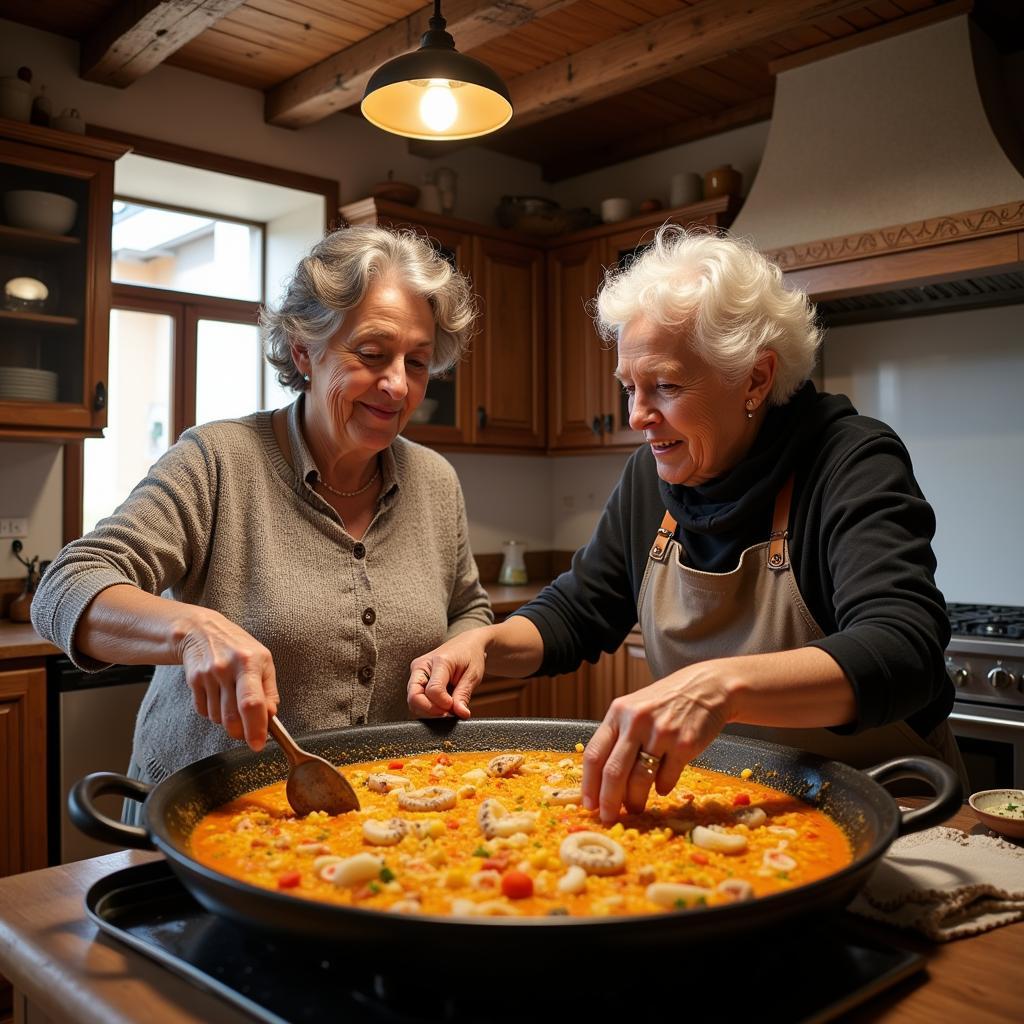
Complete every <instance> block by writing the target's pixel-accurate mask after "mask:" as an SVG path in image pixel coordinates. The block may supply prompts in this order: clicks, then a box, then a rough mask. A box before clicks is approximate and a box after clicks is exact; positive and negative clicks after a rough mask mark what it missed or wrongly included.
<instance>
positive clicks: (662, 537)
mask: <svg viewBox="0 0 1024 1024" xmlns="http://www.w3.org/2000/svg"><path fill="white" fill-rule="evenodd" d="M675 532H676V521H675V519H673V518H672V514H671V513H670V512H666V513H665V516H664V518H663V519H662V520H661V526H659V527H658V535H657V536H656V537H655V538H654V546H653V547H652V548H651V558H653V559H654V560H655V561H656V562H664V561H665V552H666V551H667V550H668V542H669V541H670V540H671V539H672V537H673V535H674V534H675Z"/></svg>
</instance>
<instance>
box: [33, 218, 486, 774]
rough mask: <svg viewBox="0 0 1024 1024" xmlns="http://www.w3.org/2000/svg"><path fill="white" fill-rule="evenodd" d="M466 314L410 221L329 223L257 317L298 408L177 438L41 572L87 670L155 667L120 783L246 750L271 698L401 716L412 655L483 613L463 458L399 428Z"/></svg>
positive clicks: (329, 719) (330, 710)
mask: <svg viewBox="0 0 1024 1024" xmlns="http://www.w3.org/2000/svg"><path fill="white" fill-rule="evenodd" d="M475 314H476V309H475V302H474V299H473V296H472V293H471V291H470V288H469V284H468V282H467V280H466V279H465V278H464V277H463V276H462V275H460V274H459V273H458V272H457V271H455V270H453V269H452V268H451V267H450V266H449V265H448V264H447V263H446V262H445V260H444V259H442V258H441V256H440V255H438V254H437V253H436V252H435V251H434V250H433V249H432V248H431V246H430V245H429V244H428V243H427V242H426V241H425V240H424V239H422V238H419V237H417V236H416V235H414V234H412V233H411V232H392V231H387V230H384V229H380V228H364V227H358V228H349V229H345V230H340V231H335V232H333V233H331V234H329V235H327V236H326V237H325V238H324V239H323V240H322V241H320V242H319V243H318V244H317V245H316V246H315V247H314V248H313V250H312V251H311V252H310V254H309V255H308V256H306V257H305V258H304V259H303V260H301V262H300V263H299V265H298V268H297V269H296V271H295V274H294V276H293V278H292V280H291V282H290V283H289V285H288V287H287V290H286V293H285V295H284V298H283V301H282V302H281V304H280V306H279V307H278V308H277V309H276V310H265V311H264V315H263V326H264V328H265V332H266V347H267V358H268V360H269V361H270V363H271V364H272V365H273V366H274V367H276V368H277V370H278V379H279V380H280V381H281V383H282V384H283V385H285V386H286V387H289V388H291V389H292V390H294V391H296V392H298V397H297V399H296V400H295V401H294V402H293V403H292V404H291V405H290V406H288V407H287V408H285V409H279V410H277V411H274V412H270V411H265V412H256V413H253V414H251V415H249V416H245V417H242V418H240V419H230V420H222V421H220V422H215V423H207V424H203V425H201V426H197V427H194V428H193V429H191V430H187V431H186V432H185V433H184V434H183V435H182V437H181V438H180V440H179V441H178V443H177V444H175V445H174V446H173V447H171V448H170V449H169V450H168V451H167V452H166V454H165V455H164V456H163V457H162V458H161V459H160V460H159V461H158V462H157V463H156V465H154V466H153V467H152V469H151V470H150V472H149V475H148V476H147V477H146V478H145V479H144V480H143V481H142V482H141V483H139V484H138V485H137V486H136V488H135V489H134V490H133V491H132V493H131V495H129V497H128V498H127V500H126V501H125V502H124V504H122V505H121V506H120V508H118V509H117V511H116V512H114V514H113V515H112V516H110V517H109V518H107V519H104V520H103V521H101V522H100V523H99V524H98V525H97V527H96V529H95V530H94V531H93V532H92V533H90V534H88V535H86V536H85V537H83V538H81V539H80V540H76V541H74V542H72V543H71V544H69V545H68V546H67V547H65V548H64V550H63V551H62V552H61V553H60V555H59V556H58V558H57V559H56V560H55V561H54V562H53V564H52V565H51V566H50V568H49V569H48V571H47V572H46V574H45V576H44V578H43V580H42V583H41V585H40V587H39V590H38V591H37V593H36V595H35V600H34V602H33V607H32V615H33V622H34V624H35V627H36V629H37V630H38V631H39V633H40V634H42V635H43V636H44V637H46V638H47V639H49V640H52V641H53V642H54V643H56V644H58V645H59V646H60V647H62V648H63V649H64V650H65V651H66V652H67V653H68V654H69V655H70V656H71V658H72V659H73V660H74V661H75V662H76V664H78V665H79V666H80V667H82V668H84V669H86V670H97V669H101V668H103V667H104V666H106V665H108V664H110V663H111V662H121V663H127V664H156V665H157V666H158V667H157V669H156V674H155V676H154V678H153V682H152V684H151V686H150V687H149V691H148V693H147V695H146V698H145V700H144V701H143V704H142V707H141V709H140V711H139V716H138V721H137V723H136V729H135V743H134V749H133V755H132V765H131V766H130V768H129V774H130V775H132V776H133V777H135V778H141V779H143V780H144V781H149V782H159V781H160V780H161V779H162V778H163V777H165V776H166V775H168V774H169V773H171V772H173V771H175V770H176V769H177V768H179V767H181V766H182V765H184V764H187V763H188V762H190V761H193V760H196V759H197V758H200V757H203V756H205V755H207V754H210V753H214V752H216V751H219V750H222V749H224V748H225V747H227V746H230V745H231V741H232V740H235V741H240V740H242V739H244V740H245V741H246V742H248V744H249V745H250V746H251V747H253V748H254V749H257V750H258V749H260V748H261V747H262V746H263V744H264V743H265V741H266V737H267V723H268V718H269V716H270V715H273V714H275V713H276V711H277V707H278V704H279V703H280V705H281V709H282V718H283V719H284V721H285V724H286V725H288V726H289V727H290V728H291V729H292V730H293V731H295V732H297V733H300V734H301V733H305V732H311V731H314V730H318V729H325V728H335V727H340V726H346V725H349V724H354V723H360V724H361V723H364V722H376V721H387V720H394V719H398V718H405V717H407V715H408V710H407V707H406V694H405V687H404V682H405V678H406V674H407V671H408V666H409V661H410V659H411V658H412V657H413V656H414V655H415V654H417V653H418V652H420V651H422V650H424V649H425V648H428V647H434V646H436V645H437V644H439V643H441V642H442V641H444V640H445V639H447V638H451V637H453V636H455V635H456V634H458V633H460V632H462V631H463V630H466V629H469V628H471V627H476V626H484V625H486V624H488V623H490V622H492V621H493V616H492V615H491V610H490V604H489V601H488V599H487V595H486V593H485V591H484V590H483V588H482V587H481V586H480V582H479V577H478V575H477V570H476V565H475V563H474V561H473V558H472V555H471V553H470V549H469V542H468V538H467V527H466V514H465V508H464V505H463V499H462V492H461V490H460V488H459V483H458V479H457V477H456V476H455V472H454V470H453V469H452V468H451V466H450V465H449V464H448V463H447V462H446V461H445V460H444V459H442V458H441V456H439V455H437V454H435V453H433V452H431V451H429V450H427V449H425V448H422V447H420V446H419V445H416V444H413V443H412V442H410V441H407V440H405V439H404V438H402V437H400V436H399V433H400V431H401V430H402V428H403V427H404V426H405V425H406V423H408V421H409V417H410V416H411V414H412V413H413V411H414V410H415V409H416V407H417V406H418V405H419V404H420V401H421V400H422V399H423V395H424V392H425V390H426V387H427V382H428V380H429V378H430V376H431V374H434V373H440V372H443V371H444V370H447V369H448V368H450V367H451V366H453V365H454V364H455V363H456V362H457V361H458V360H459V358H460V357H461V356H462V354H463V352H464V351H465V348H466V345H467V343H468V336H469V331H470V328H471V326H472V322H473V320H474V317H475ZM221 727H223V728H221Z"/></svg>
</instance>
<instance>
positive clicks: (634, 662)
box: [622, 633, 654, 693]
mask: <svg viewBox="0 0 1024 1024" xmlns="http://www.w3.org/2000/svg"><path fill="white" fill-rule="evenodd" d="M622 650H623V652H624V653H625V659H626V660H625V690H624V692H625V693H634V692H635V691H636V690H642V689H643V688H644V687H645V686H650V685H651V683H653V682H654V676H653V675H652V673H651V667H650V666H649V665H648V664H647V654H646V652H645V651H644V642H643V638H642V637H641V636H640V635H639V634H638V633H630V635H629V636H628V637H626V641H625V643H624V644H623V645H622Z"/></svg>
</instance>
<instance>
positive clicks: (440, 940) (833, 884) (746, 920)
mask: <svg viewBox="0 0 1024 1024" xmlns="http://www.w3.org/2000/svg"><path fill="white" fill-rule="evenodd" d="M596 726H597V723H595V722H577V721H553V720H546V719H515V720H492V721H486V720H471V721H457V720H455V719H443V720H435V721H430V722H401V723H395V724H388V725H376V726H365V727H360V728H351V729H341V730H335V731H331V732H323V733H315V734H313V735H310V736H306V737H303V738H302V740H301V742H302V744H303V746H305V747H306V749H308V750H309V751H311V752H312V753H315V754H319V755H321V756H322V757H325V758H327V759H328V760H330V761H332V762H334V763H336V764H343V763H346V762H356V761H369V760H379V759H384V758H392V757H394V758H400V757H408V756H411V755H413V754H417V753H423V752H427V751H433V750H502V749H510V748H511V749H515V748H519V749H535V750H566V751H571V750H572V749H573V747H574V745H575V744H576V743H577V742H579V741H583V742H586V741H587V740H588V739H589V737H590V735H591V733H592V732H593V731H594V729H595V728H596ZM696 763H697V764H699V765H700V766H702V767H705V768H710V769H713V770H715V771H720V772H724V773H726V774H729V775H734V776H736V775H739V773H740V772H741V771H742V770H743V769H744V768H748V767H750V768H753V769H754V780H755V781H760V782H763V783H764V784H766V785H769V786H771V787H772V788H774V789H778V790H781V791H783V792H785V793H789V794H792V795H795V796H799V797H800V798H802V799H803V800H805V801H806V802H807V803H809V804H811V805H812V806H814V807H817V808H819V809H820V810H823V811H825V812H826V813H827V814H829V815H830V816H831V817H832V818H833V819H834V820H835V821H836V822H838V823H839V825H840V826H841V827H842V828H843V829H844V830H845V831H846V833H847V835H848V836H849V837H850V843H851V846H852V849H853V862H852V863H851V864H850V865H848V866H847V867H846V868H843V869H842V870H840V871H837V872H836V873H835V874H833V875H830V876H828V877H826V878H823V879H820V880H818V881H816V882H813V883H811V884H809V885H804V886H801V887H799V888H795V889H793V890H791V891H788V892H785V893H781V894H778V895H773V896H767V897H762V898H760V899H756V900H753V901H748V902H743V903H733V904H729V905H724V906H714V907H707V908H696V909H692V910H687V911H685V912H681V913H660V914H652V915H644V916H632V917H600V918H571V917H534V918H525V917H524V918H509V917H503V918H472V919H462V918H447V917H435V916H427V915H406V914H387V913H381V912H379V911H374V910H366V909H361V908H359V907H348V906H337V905H330V904H325V903H317V902H314V901H311V900H306V899H302V898H299V897H296V896H291V895H288V894H286V893H280V892H272V891H269V890H266V889H262V888H258V887H256V886H253V885H248V884H246V883H244V882H241V881H238V880H236V879H233V878H229V877H227V876H225V875H221V874H219V873H218V872H216V871H213V870H211V869H210V868H208V867H205V866H203V865H201V864H199V863H197V862H196V861H195V860H193V859H192V857H191V856H190V854H189V836H190V834H191V831H192V829H193V828H194V827H195V825H196V823H197V822H198V821H199V820H200V819H201V818H202V817H203V816H204V815H205V814H206V813H207V812H208V811H209V810H211V809H213V808H214V807H217V806H219V805H220V804H222V803H225V802H226V801H228V800H232V799H234V798H235V797H238V796H241V795H242V794H244V793H247V792H249V791H251V790H253V789H257V788H259V787H262V786H266V785H269V784H271V783H273V782H278V781H280V780H281V779H283V778H284V777H285V776H286V774H287V767H288V766H287V762H286V761H285V758H284V755H283V754H282V753H281V751H280V750H279V749H278V748H277V747H276V745H273V744H271V745H270V746H269V747H268V748H267V749H265V750H263V751H262V752H261V753H259V754H254V753H253V752H252V751H250V750H248V749H246V748H236V749H234V750H231V751H228V752H227V753H223V754H216V755H214V756H212V757H208V758H205V759H204V760H202V761H197V762H196V763H194V764H191V765H188V766H187V767H185V768H182V769H181V770H180V771H177V772H175V773H174V774H173V775H171V776H170V777H169V778H167V779H165V780H164V781H162V782H160V783H159V784H158V785H156V786H148V785H145V784H143V783H139V782H136V781H133V780H131V779H128V778H127V777H125V776H122V775H115V774H111V773H98V774H95V775H90V776H88V777H86V778H85V779H83V780H81V781H80V782H79V783H78V784H77V785H76V786H75V788H74V790H73V791H72V793H71V796H70V798H69V802H70V810H71V816H72V819H73V820H74V821H75V823H76V824H77V825H78V826H79V827H80V828H81V829H83V831H86V832H87V833H89V834H90V835H93V836H95V837H96V838H100V839H103V840H105V841H107V842H113V843H117V844H119V845H123V846H130V847H137V848H141V849H149V848H156V849H157V850H159V851H160V852H162V853H163V854H164V855H165V856H166V857H167V860H168V863H169V864H170V866H171V868H172V869H173V870H174V872H175V873H176V874H177V875H178V877H179V878H180V879H181V880H182V882H183V883H184V884H185V886H186V887H187V888H188V889H189V890H190V891H191V892H192V894H193V895H194V896H195V897H196V899H198V900H199V902H200V903H202V904H203V905H204V906H205V907H206V908H207V909H209V910H211V911H213V912H215V913H218V914H223V915H225V916H226V917H228V918H231V919H233V920H234V921H236V922H239V923H242V924H245V925H252V926H256V927H257V928H261V929H265V930H269V931H273V932H276V933H278V934H287V935H290V936H295V937H300V938H302V939H309V940H314V941H316V942H320V943H322V942H325V941H326V942H329V943H344V944H345V945H349V944H351V948H352V949H353V950H354V951H358V952H360V953H370V954H372V953H373V951H375V950H378V951H379V950H384V949H386V950H387V951H388V952H389V954H390V955H392V956H393V955H395V954H396V952H397V951H398V950H409V951H412V950H416V951H418V952H419V954H420V955H423V951H424V950H436V951H438V952H440V951H442V950H443V955H444V956H445V957H451V956H455V955H457V954H459V953H460V952H473V951H474V950H479V948H480V947H479V944H480V943H486V944H487V948H488V949H489V950H492V951H494V952H498V951H500V950H502V949H507V950H509V951H512V950H515V949H520V950H521V949H522V946H523V943H524V941H528V942H529V947H530V952H531V955H533V956H541V957H543V956H545V955H557V954H559V953H560V952H564V950H565V949H566V948H567V946H570V945H571V947H572V948H573V949H575V950H587V949H588V948H589V949H592V948H598V947H602V948H605V949H607V948H609V947H611V948H624V947H629V948H631V949H637V948H638V947H641V948H642V947H650V946H661V945H663V944H666V943H671V944H673V945H675V946H679V945H680V944H681V943H682V944H687V943H690V942H694V943H696V942H703V941H707V940H710V939H718V938H724V937H727V936H729V935H732V934H737V933H741V932H746V931H749V930H752V929H756V928H762V927H774V926H777V925H778V926H782V925H785V924H789V923H791V922H792V921H793V920H795V919H797V918H800V917H802V916H804V915H811V914H814V915H819V914H823V913H826V912H828V911H834V910H837V909H839V908H841V907H842V906H844V905H845V904H846V903H847V902H848V901H849V900H850V899H851V898H852V897H853V896H854V894H855V893H856V892H857V890H858V889H859V888H860V887H861V886H862V885H863V883H864V882H865V880H866V879H867V877H868V875H869V874H870V872H871V870H872V868H873V867H874V865H875V863H876V862H877V861H878V859H879V858H880V857H881V856H882V855H883V854H884V853H885V851H886V849H888V847H889V845H890V843H892V841H893V840H894V839H895V838H896V837H897V836H898V835H902V834H904V833H907V832H914V831H918V830H920V829H923V828H928V827H930V826H931V825H934V824H937V823H938V822H941V821H944V820H945V819H946V818H948V817H949V816H950V815H951V814H952V813H953V812H954V811H955V810H956V809H957V808H958V807H959V805H960V801H961V799H962V797H961V791H960V784H959V782H958V780H957V778H956V776H955V775H954V773H953V772H952V771H951V770H950V769H949V768H947V767H946V766H945V765H944V764H942V763H941V762H939V761H936V760H933V759H931V758H926V757H906V758H899V759H897V760H894V761H890V762H887V763H886V764H883V765H879V766H877V767H875V768H872V769H870V770H868V771H866V772H861V771H856V770H855V769H853V768H850V767H848V766H847V765H844V764H840V763H839V762H836V761H828V760H825V759H823V758H819V757H816V756H814V755H811V754H806V753H802V752H800V751H797V750H793V749H790V748H788V747H781V746H777V745H775V744H771V743H764V742H759V741H757V740H752V739H748V738H745V737H740V736H726V735H723V736H720V737H719V738H718V739H717V740H715V742H714V743H713V744H712V745H711V746H710V747H709V748H708V749H707V750H706V751H705V752H704V754H703V755H702V756H701V757H700V758H699V759H698V760H697V762H696ZM907 778H910V779H917V780H923V781H925V782H926V783H927V784H928V785H929V786H931V788H933V789H934V791H935V797H934V798H933V799H932V800H930V801H929V802H928V803H927V804H926V805H925V806H924V807H921V808H919V809H918V810H914V811H909V812H907V811H900V809H899V808H898V807H897V805H896V803H895V802H894V800H893V798H892V796H890V795H889V793H887V792H886V790H885V789H883V788H882V785H881V784H882V783H885V782H890V781H895V780H897V779H907ZM105 794H117V795H123V796H126V797H128V798H130V799H136V800H143V799H144V800H145V805H144V815H143V817H144V820H145V821H146V823H147V824H146V827H145V828H139V827H132V826H128V825H123V824H121V823H119V822H115V821H113V820H111V819H110V818H107V817H105V816H103V815H102V814H101V813H100V812H99V811H97V809H96V807H95V804H94V800H95V798H96V797H98V796H101V795H105Z"/></svg>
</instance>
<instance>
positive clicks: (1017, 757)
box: [949, 701, 1024, 793]
mask: <svg viewBox="0 0 1024 1024" xmlns="http://www.w3.org/2000/svg"><path fill="white" fill-rule="evenodd" d="M949 725H950V728H951V729H952V730H953V735H954V736H955V737H956V742H957V746H958V747H959V748H960V753H961V754H962V755H963V759H964V763H965V764H966V766H967V774H968V775H969V776H970V779H971V791H972V792H974V793H977V792H978V791H979V790H983V789H1005V788H1013V789H1020V788H1022V787H1024V714H1022V712H1021V709H1020V708H1002V707H995V706H992V705H982V704H970V703H967V702H966V701H956V702H955V703H954V704H953V711H952V714H950V716H949Z"/></svg>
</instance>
